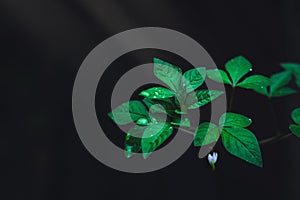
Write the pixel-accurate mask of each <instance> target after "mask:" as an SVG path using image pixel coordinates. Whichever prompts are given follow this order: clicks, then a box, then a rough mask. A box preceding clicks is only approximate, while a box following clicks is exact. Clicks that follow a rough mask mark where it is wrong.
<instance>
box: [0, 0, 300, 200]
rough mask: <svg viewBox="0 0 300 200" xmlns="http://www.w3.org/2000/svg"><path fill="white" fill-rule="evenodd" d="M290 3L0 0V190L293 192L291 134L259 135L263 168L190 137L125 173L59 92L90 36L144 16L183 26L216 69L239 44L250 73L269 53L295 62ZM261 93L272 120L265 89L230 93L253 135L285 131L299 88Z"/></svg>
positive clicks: (295, 26)
mask: <svg viewBox="0 0 300 200" xmlns="http://www.w3.org/2000/svg"><path fill="white" fill-rule="evenodd" d="M299 9H300V2H299V1H296V0H285V1H283V0H282V1H271V0H268V1H181V2H180V1H178V2H175V1H171V0H168V1H167V0H161V1H156V0H152V1H114V0H107V1H103V0H102V1H96V0H74V1H68V0H60V1H58V0H42V1H41V0H27V1H20V0H1V2H0V24H1V28H0V36H1V43H0V46H1V72H2V73H1V81H2V84H1V86H2V87H1V88H2V95H1V100H2V102H3V103H1V113H2V114H1V116H2V120H1V122H2V123H1V125H2V131H1V140H0V155H1V169H2V170H1V172H2V173H1V176H0V180H1V183H2V186H1V190H0V191H1V192H0V198H1V199H18V200H20V199H26V200H27V199H30V200H35V199H38V200H41V199H72V200H75V199H91V200H92V199H131V200H134V199H152V200H153V199H204V198H205V199H211V200H212V199H295V200H298V199H299V198H300V190H299V189H298V188H299V184H300V183H299V181H300V173H299V169H300V158H299V150H300V140H297V139H296V138H295V137H290V138H289V139H287V140H285V141H281V142H279V143H276V144H269V145H266V146H264V147H263V148H262V152H263V158H264V168H263V169H259V168H257V167H255V166H252V165H249V164H246V163H245V162H243V161H240V160H239V159H237V158H235V157H233V156H230V155H229V154H228V153H226V152H225V151H224V150H223V149H222V148H221V147H220V148H219V149H218V151H219V154H220V159H219V161H218V163H217V170H216V171H215V172H214V173H213V172H212V171H211V170H210V167H209V165H208V164H207V161H206V160H199V159H198V158H197V153H198V149H196V148H194V147H193V146H191V148H190V149H189V150H188V151H187V152H186V153H185V154H184V155H183V156H182V157H181V158H180V159H179V160H177V161H176V162H174V163H173V164H172V165H170V166H168V167H166V168H164V169H162V170H160V171H156V172H152V173H147V174H127V173H123V172H118V171H115V170H113V169H110V168H108V167H106V166H104V165H103V164H101V163H99V162H98V161H97V160H96V159H94V158H93V157H92V156H91V155H90V154H89V153H88V152H87V150H86V149H85V147H84V146H83V144H82V143H81V141H80V139H79V137H78V135H77V132H76V129H75V127H74V123H73V119H72V110H71V101H72V98H71V95H72V87H73V82H74V79H75V76H76V73H77V70H78V69H79V67H80V65H81V63H82V61H83V60H84V58H85V56H87V54H88V53H89V52H90V51H91V50H92V49H93V48H94V47H95V46H96V45H98V44H99V43H100V42H102V41H103V40H105V39H106V38H108V37H110V36H112V35H113V34H116V33H119V32H121V31H124V30H127V29H131V28H137V27H144V26H158V27H166V28H170V29H174V30H177V31H180V32H182V33H185V34H187V35H189V36H190V37H192V38H194V39H195V40H196V41H198V42H199V43H200V44H201V45H202V46H203V47H204V48H205V49H206V50H207V51H208V52H209V54H210V55H211V56H212V58H213V59H214V61H215V62H216V64H217V65H218V66H220V68H222V66H223V64H224V63H225V62H226V61H227V60H228V59H230V58H232V57H234V56H237V55H240V54H241V55H244V56H245V57H247V58H248V59H249V60H250V61H251V62H252V64H253V65H254V69H255V72H256V73H261V74H265V75H270V74H272V73H275V72H279V71H280V70H281V68H280V67H279V65H278V64H279V63H280V62H283V61H293V62H300V39H299V36H300V12H299ZM159 53H161V52H155V51H154V52H153V51H152V52H149V54H147V51H144V52H142V53H141V52H135V53H133V54H132V55H131V56H132V57H133V58H137V59H140V61H139V62H137V61H136V62H132V63H131V62H127V63H125V64H124V65H126V66H131V67H134V64H141V63H142V62H143V61H149V59H151V58H152V57H153V56H157V55H159ZM132 57H131V58H130V59H129V60H134V59H132ZM167 57H168V55H166V58H167ZM124 60H125V59H124ZM170 61H171V60H170ZM117 64H118V62H117ZM119 64H122V62H119ZM115 66H116V64H115ZM121 67H122V66H120V71H121V70H122V69H121ZM112 73H116V72H112ZM117 74H118V73H117ZM119 75H121V72H119ZM117 76H118V75H117ZM112 81H113V80H112ZM109 84H110V83H107V87H105V86H106V85H105V84H103V87H104V91H106V93H104V94H110V93H109V92H111V91H109V88H111V86H109ZM273 104H274V106H275V107H276V110H277V117H278V121H279V124H278V125H276V124H274V123H273V122H272V121H271V120H270V119H269V118H270V117H269V114H268V112H269V111H268V104H267V101H266V99H265V98H264V97H262V96H260V95H257V94H254V93H252V92H249V91H246V90H241V91H239V92H238V93H237V96H236V100H235V106H234V111H238V112H240V113H243V114H245V115H248V116H252V118H253V120H254V123H253V125H252V126H251V130H253V132H255V133H256V135H257V137H258V138H259V139H264V138H267V137H269V136H271V135H272V134H274V132H275V130H276V128H275V127H276V126H278V127H279V128H280V130H281V131H282V132H288V124H289V123H290V122H291V119H290V117H289V113H290V112H291V110H292V109H293V108H295V107H297V106H298V107H299V105H300V104H299V95H293V96H291V97H285V98H281V99H276V100H274V101H273ZM100 109H101V108H100ZM104 114H105V113H104ZM110 124H111V126H113V123H112V122H110ZM108 126H109V125H108ZM112 128H113V127H112ZM122 136H123V135H122Z"/></svg>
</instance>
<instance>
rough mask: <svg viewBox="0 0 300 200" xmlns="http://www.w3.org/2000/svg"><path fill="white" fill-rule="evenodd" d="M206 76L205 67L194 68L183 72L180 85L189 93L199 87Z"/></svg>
mask: <svg viewBox="0 0 300 200" xmlns="http://www.w3.org/2000/svg"><path fill="white" fill-rule="evenodd" d="M205 76H206V69H205V67H200V68H194V69H190V70H188V71H186V72H185V73H184V74H183V79H182V85H183V87H185V90H186V93H189V92H191V91H193V90H195V89H197V88H198V87H200V86H201V85H202V84H203V82H204V80H205Z"/></svg>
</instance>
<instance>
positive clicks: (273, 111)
mask: <svg viewBox="0 0 300 200" xmlns="http://www.w3.org/2000/svg"><path fill="white" fill-rule="evenodd" d="M269 109H270V112H271V116H272V120H273V123H274V124H275V126H276V130H277V133H276V135H277V136H280V135H281V134H280V132H279V131H278V130H279V127H278V120H277V116H276V112H275V110H274V106H273V104H272V101H271V98H270V97H269Z"/></svg>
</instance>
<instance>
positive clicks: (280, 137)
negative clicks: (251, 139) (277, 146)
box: [258, 133, 293, 145]
mask: <svg viewBox="0 0 300 200" xmlns="http://www.w3.org/2000/svg"><path fill="white" fill-rule="evenodd" d="M291 135H293V133H288V134H284V135H275V136H273V137H270V138H267V139H264V140H260V141H259V142H258V143H259V145H265V144H270V143H274V142H279V141H281V140H284V139H286V138H288V137H290V136H291Z"/></svg>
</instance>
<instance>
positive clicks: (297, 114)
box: [292, 108, 300, 124]
mask: <svg viewBox="0 0 300 200" xmlns="http://www.w3.org/2000/svg"><path fill="white" fill-rule="evenodd" d="M292 119H293V120H294V122H295V123H296V124H300V108H296V109H295V110H293V112H292Z"/></svg>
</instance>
